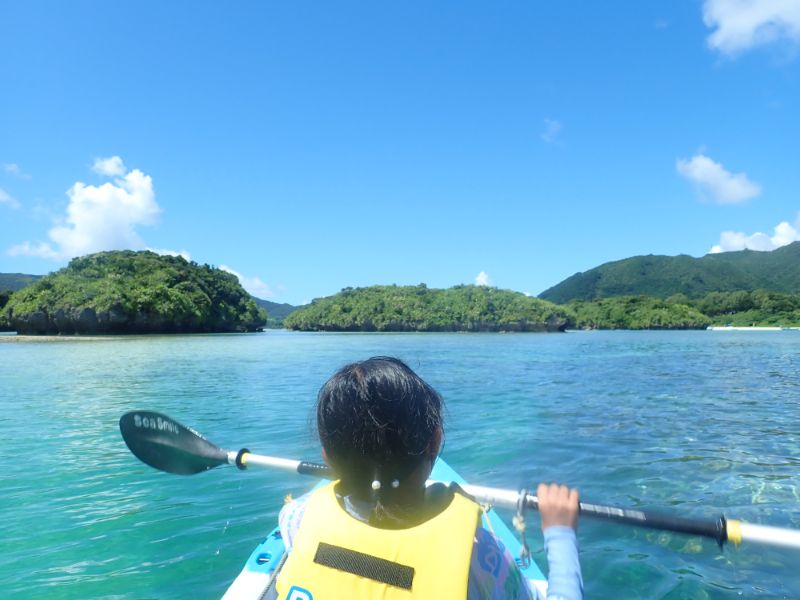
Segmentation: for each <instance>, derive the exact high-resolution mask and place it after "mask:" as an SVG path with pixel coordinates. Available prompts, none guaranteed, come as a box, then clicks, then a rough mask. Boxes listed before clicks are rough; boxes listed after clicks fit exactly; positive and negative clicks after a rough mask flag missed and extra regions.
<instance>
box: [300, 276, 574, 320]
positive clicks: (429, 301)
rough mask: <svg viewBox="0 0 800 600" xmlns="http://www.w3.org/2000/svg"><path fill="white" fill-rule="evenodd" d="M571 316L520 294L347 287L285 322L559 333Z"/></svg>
mask: <svg viewBox="0 0 800 600" xmlns="http://www.w3.org/2000/svg"><path fill="white" fill-rule="evenodd" d="M569 320H570V312H569V311H568V310H566V309H564V308H563V307H559V306H556V305H555V304H552V303H550V302H545V301H543V300H539V299H538V298H531V297H528V296H526V295H525V294H522V293H520V292H512V291H508V290H499V289H497V288H490V287H484V286H474V285H460V286H456V287H452V288H448V289H432V288H428V287H427V286H425V285H424V284H421V285H418V286H396V285H376V286H370V287H364V288H345V289H343V290H342V291H341V292H339V293H338V294H335V295H333V296H328V297H325V298H318V299H316V300H314V301H313V302H312V303H311V304H308V305H306V306H304V307H301V308H299V309H298V310H296V311H294V312H293V313H292V314H290V315H289V316H288V317H286V318H285V319H284V326H285V327H287V328H289V329H296V330H301V331H563V330H564V329H565V328H566V327H567V325H568V323H569Z"/></svg>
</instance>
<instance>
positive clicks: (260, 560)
mask: <svg viewBox="0 0 800 600" xmlns="http://www.w3.org/2000/svg"><path fill="white" fill-rule="evenodd" d="M431 479H432V480H435V481H442V482H446V483H448V482H454V483H458V484H465V483H466V481H465V480H464V479H463V478H462V477H461V476H460V475H459V474H458V473H456V472H455V471H454V470H453V469H452V468H451V467H450V465H448V464H447V463H446V462H445V461H444V460H442V459H441V458H439V459H438V460H437V461H436V464H435V465H434V467H433V472H432V473H431ZM318 485H324V482H321V483H320V484H318ZM482 521H483V526H484V527H486V528H487V529H489V530H490V531H492V532H493V533H494V535H495V536H496V537H497V538H498V539H499V540H500V541H501V542H502V543H503V545H504V546H505V547H506V548H507V549H508V551H509V552H510V553H511V555H512V556H514V558H515V559H516V562H517V565H518V566H519V568H520V571H521V572H522V574H523V576H524V577H525V578H526V579H527V580H528V581H529V582H530V585H531V587H532V588H536V589H538V590H539V591H540V593H541V595H542V597H544V595H545V592H546V590H547V580H546V579H545V576H544V575H543V574H542V571H541V570H540V569H539V567H538V565H537V564H536V563H535V562H533V561H530V564H529V565H528V566H523V565H522V563H521V560H520V558H519V556H520V551H521V550H522V544H521V543H520V541H519V540H518V539H517V537H516V536H515V535H514V533H512V531H511V529H510V528H509V527H508V525H506V524H505V522H504V521H503V520H502V519H501V518H500V515H498V514H497V512H496V511H494V510H489V511H488V512H484V513H483V518H482ZM285 556H286V548H285V546H284V543H283V538H282V537H281V532H280V529H279V528H278V527H275V529H273V530H272V531H271V532H270V533H269V535H267V537H266V538H264V540H263V541H262V542H261V543H260V544H258V546H256V548H255V550H253V552H252V554H251V555H250V557H249V558H248V559H247V563H245V565H244V568H243V569H242V571H241V573H239V575H238V576H237V577H236V579H235V580H234V581H233V583H232V584H231V586H230V587H229V588H228V591H227V592H226V593H225V595H224V596H223V597H222V599H223V600H242V599H249V598H253V599H256V600H260V598H261V597H262V596H263V595H264V593H265V592H266V590H267V589H268V588H269V587H270V585H271V584H272V582H273V580H274V579H275V577H276V576H277V573H278V572H279V571H280V568H281V566H282V565H283V561H284V558H285Z"/></svg>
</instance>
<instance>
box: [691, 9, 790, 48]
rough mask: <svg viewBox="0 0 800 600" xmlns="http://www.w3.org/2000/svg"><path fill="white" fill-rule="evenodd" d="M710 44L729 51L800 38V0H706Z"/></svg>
mask: <svg viewBox="0 0 800 600" xmlns="http://www.w3.org/2000/svg"><path fill="white" fill-rule="evenodd" d="M703 22H704V23H705V24H706V26H707V27H710V28H711V29H713V30H714V31H712V33H711V35H709V36H708V40H707V41H708V45H709V46H710V47H711V48H713V49H714V50H718V51H719V52H721V53H723V54H727V55H735V54H738V53H740V52H744V51H745V50H749V49H750V48H753V47H755V46H761V45H764V44H769V43H772V42H775V41H778V40H782V39H786V40H789V41H790V42H792V43H795V44H797V43H798V42H800V0H705V2H704V3H703Z"/></svg>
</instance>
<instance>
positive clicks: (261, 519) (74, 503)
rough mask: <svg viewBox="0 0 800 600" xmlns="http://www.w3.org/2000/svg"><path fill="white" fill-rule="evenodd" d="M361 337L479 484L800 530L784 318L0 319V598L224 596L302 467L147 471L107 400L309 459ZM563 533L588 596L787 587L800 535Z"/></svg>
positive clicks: (799, 577) (796, 369) (799, 350)
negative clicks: (297, 327)
mask: <svg viewBox="0 0 800 600" xmlns="http://www.w3.org/2000/svg"><path fill="white" fill-rule="evenodd" d="M375 354H391V355H396V356H399V357H401V358H403V359H404V360H406V361H407V362H408V363H409V364H410V365H411V366H412V367H413V368H415V369H416V370H417V371H418V372H419V373H420V374H422V375H423V376H424V377H425V378H426V379H428V380H429V381H430V382H431V383H432V384H433V385H434V386H435V387H436V388H437V389H439V390H440V391H441V392H442V393H443V395H444V397H445V399H446V401H447V404H448V422H447V428H446V442H445V448H444V456H445V457H446V458H447V459H448V461H449V462H450V464H451V465H452V466H453V467H455V468H456V469H457V470H458V471H460V472H461V473H462V474H463V475H464V476H465V477H466V478H467V479H469V480H472V481H474V482H475V483H482V484H485V485H496V486H503V487H514V488H516V487H522V486H526V487H530V486H532V485H535V483H536V482H538V481H540V480H546V481H551V480H563V481H566V482H569V483H570V484H572V485H575V486H577V487H579V488H580V490H581V492H582V496H583V498H584V499H585V500H587V501H594V502H598V503H606V504H616V505H620V506H628V507H641V508H649V509H654V510H660V511H663V512H669V513H674V514H678V515H685V516H695V517H716V516H718V515H719V514H721V513H723V512H724V513H725V514H726V515H728V516H730V517H734V518H742V519H745V520H749V521H753V522H760V523H766V524H772V525H777V526H785V527H794V528H800V425H798V416H800V358H799V357H800V332H769V333H766V332H580V333H568V334H564V335H557V334H551V335H542V334H538V335H537V334H529V335H524V334H523V335H499V334H485V335H469V334H442V335H439V334H397V335H394V334H299V333H287V332H268V333H264V334H253V335H216V336H177V337H160V336H159V337H126V338H104V339H69V338H64V339H55V340H54V339H52V338H51V339H49V340H33V341H30V340H28V341H21V340H20V338H15V337H10V336H0V366H1V368H0V408H1V409H2V410H0V464H1V465H2V471H0V491H1V492H0V527H2V529H1V530H0V549H1V550H2V551H0V590H2V597H4V598H20V599H22V598H56V599H57V598H126V599H134V598H136V599H141V598H189V597H191V598H195V599H198V600H199V599H203V598H216V597H219V596H220V595H221V594H222V593H223V592H224V590H225V588H226V586H227V584H228V583H229V582H230V581H231V580H232V579H233V578H234V577H235V575H236V573H237V572H238V570H239V569H240V568H241V565H242V564H243V562H244V560H245V558H246V557H247V555H248V554H249V553H250V551H251V549H252V547H253V546H254V544H255V543H256V542H257V541H258V539H259V537H260V536H261V535H263V534H264V533H265V532H266V531H268V530H269V529H270V528H271V527H272V525H273V524H274V522H275V518H276V514H277V511H278V510H279V509H280V507H281V505H282V502H283V498H284V495H285V494H286V493H289V492H291V493H294V494H298V493H302V492H303V491H304V490H305V489H307V487H308V486H309V485H310V482H309V481H308V480H307V479H303V478H301V477H299V476H291V475H282V474H277V473H271V472H265V471H259V472H255V471H253V472H245V473H240V472H238V471H236V470H235V469H229V468H220V469H216V470H214V471H211V472H208V473H203V474H201V475H195V476H192V477H181V476H175V475H167V474H164V473H159V472H156V471H154V470H152V469H150V468H148V467H146V466H144V465H142V464H140V463H138V462H137V461H136V460H135V459H134V458H133V457H132V456H131V455H130V454H129V453H128V451H127V449H126V447H125V445H124V443H123V442H122V440H121V438H120V435H119V430H118V428H117V421H118V419H119V416H120V415H121V414H122V413H123V412H125V411H128V410H131V409H135V408H149V409H153V410H159V411H162V412H165V413H167V414H170V415H172V416H173V417H175V418H176V419H178V420H180V421H182V422H183V423H185V424H187V425H191V426H193V427H194V428H196V429H197V430H199V431H201V432H203V433H204V434H205V435H206V436H207V437H208V438H209V439H211V440H212V441H214V442H215V443H217V444H219V445H220V446H223V447H226V448H239V447H241V446H247V447H249V448H250V449H251V450H253V451H254V452H259V453H263V454H271V455H276V456H288V457H295V458H307V459H316V458H318V456H319V451H318V449H317V445H316V443H315V440H314V436H313V432H312V430H311V419H312V415H313V403H314V398H315V395H316V391H317V389H318V388H319V386H320V385H321V384H322V382H323V381H324V380H325V379H326V378H327V377H328V376H329V375H330V374H331V373H332V372H333V371H334V370H335V369H336V368H337V367H339V366H341V365H342V364H343V363H345V362H348V361H351V360H356V359H361V358H365V357H368V356H371V355H375ZM579 537H580V541H581V561H582V564H583V568H584V580H585V586H586V594H587V597H588V598H740V597H759V598H799V597H800V573H798V570H797V568H796V565H797V564H800V563H799V562H798V559H800V553H798V552H797V551H795V552H791V551H788V550H774V549H765V548H763V547H752V546H750V547H747V546H742V547H741V548H739V549H736V548H726V549H725V550H723V551H720V550H719V549H718V548H717V547H716V545H715V544H714V543H713V542H710V541H701V540H699V539H698V538H691V537H685V536H679V535H670V534H665V533H660V532H649V531H645V530H641V529H633V528H627V527H620V526H612V525H608V524H598V523H592V522H590V521H589V520H584V521H583V522H582V523H581V525H580V530H579ZM534 541H535V543H537V544H538V542H539V538H538V536H534ZM537 557H538V558H539V560H540V562H541V559H542V554H541V551H539V553H538V554H537Z"/></svg>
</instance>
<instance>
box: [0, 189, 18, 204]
mask: <svg viewBox="0 0 800 600" xmlns="http://www.w3.org/2000/svg"><path fill="white" fill-rule="evenodd" d="M0 204H4V205H6V206H9V207H11V208H19V207H20V206H21V204H20V203H19V201H17V199H16V198H14V197H13V196H12V195H11V194H9V193H8V192H7V191H5V190H4V189H2V188H0Z"/></svg>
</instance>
